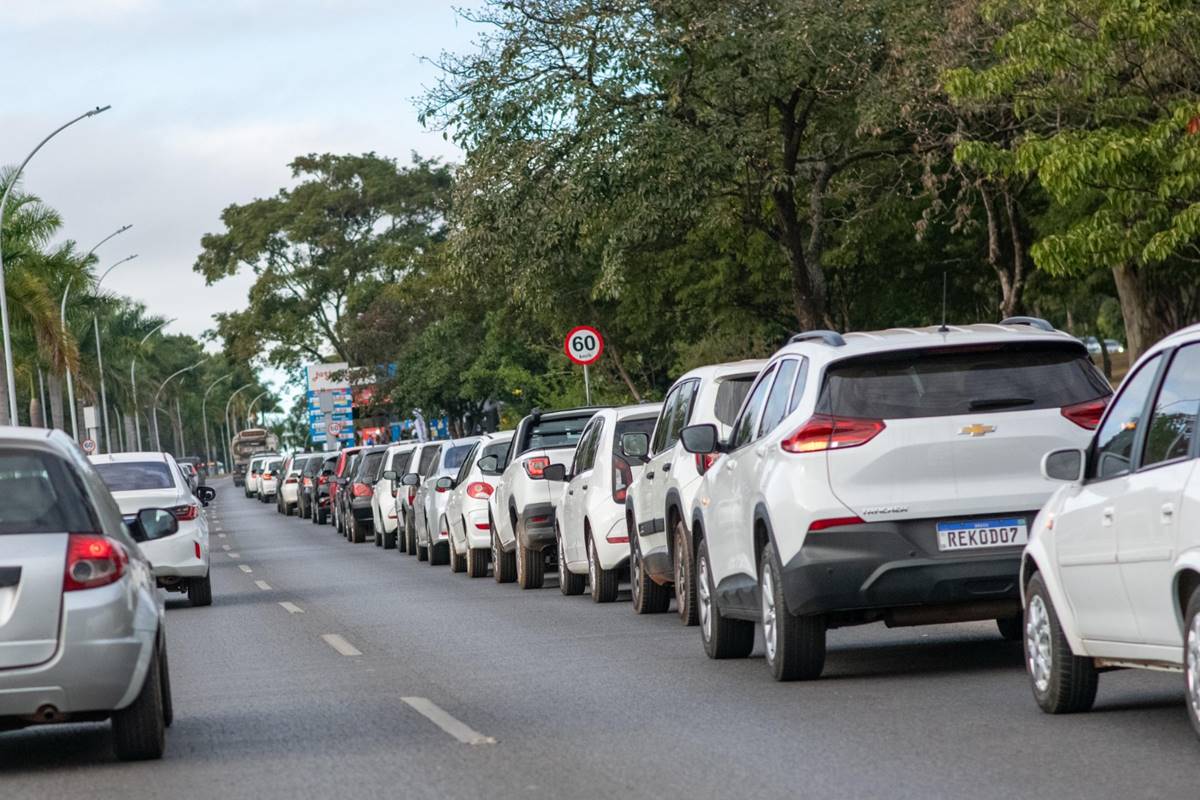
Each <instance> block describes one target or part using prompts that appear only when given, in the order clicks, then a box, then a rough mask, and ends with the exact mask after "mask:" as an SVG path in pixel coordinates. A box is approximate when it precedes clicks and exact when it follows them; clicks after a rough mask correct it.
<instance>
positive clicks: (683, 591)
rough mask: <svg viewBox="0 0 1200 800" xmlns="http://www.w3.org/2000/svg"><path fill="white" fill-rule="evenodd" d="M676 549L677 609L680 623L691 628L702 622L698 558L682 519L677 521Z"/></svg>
mask: <svg viewBox="0 0 1200 800" xmlns="http://www.w3.org/2000/svg"><path fill="white" fill-rule="evenodd" d="M674 548H675V609H676V611H677V612H678V613H679V621H680V622H682V623H683V624H684V625H686V626H688V627H691V626H693V625H698V624H699V622H700V616H699V613H698V611H697V609H696V558H695V554H694V553H692V539H691V537H690V536H689V535H688V530H687V526H686V525H684V524H683V520H681V519H680V520H676V521H675V533H674Z"/></svg>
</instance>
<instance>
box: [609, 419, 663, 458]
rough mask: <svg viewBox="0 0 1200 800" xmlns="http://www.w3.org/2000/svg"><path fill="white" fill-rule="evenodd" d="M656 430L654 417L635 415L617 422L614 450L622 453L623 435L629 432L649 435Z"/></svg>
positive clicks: (618, 453)
mask: <svg viewBox="0 0 1200 800" xmlns="http://www.w3.org/2000/svg"><path fill="white" fill-rule="evenodd" d="M653 430H654V417H641V418H638V417H634V418H633V419H623V420H621V421H620V422H618V423H617V432H616V433H615V434H613V452H614V453H616V454H617V455H620V453H621V437H622V436H624V435H625V434H627V433H644V434H646V435H647V436H649V435H650V432H651V431H653Z"/></svg>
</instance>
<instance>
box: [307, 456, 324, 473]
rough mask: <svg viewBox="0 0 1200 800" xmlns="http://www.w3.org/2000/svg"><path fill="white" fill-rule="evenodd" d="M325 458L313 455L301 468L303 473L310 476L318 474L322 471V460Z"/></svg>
mask: <svg viewBox="0 0 1200 800" xmlns="http://www.w3.org/2000/svg"><path fill="white" fill-rule="evenodd" d="M323 460H324V459H322V458H321V457H320V456H312V457H311V458H309V459H308V460H307V461H305V462H304V469H303V470H301V474H302V475H309V476H311V475H316V474H317V473H318V472H320V471H321V462H322V461H323Z"/></svg>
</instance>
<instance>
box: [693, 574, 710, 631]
mask: <svg viewBox="0 0 1200 800" xmlns="http://www.w3.org/2000/svg"><path fill="white" fill-rule="evenodd" d="M696 570H697V571H698V572H699V573H700V577H699V580H697V581H696V600H697V603H696V604H697V605H698V606H699V608H698V609H697V611H698V612H699V613H700V631H701V632H702V633H703V634H704V640H705V641H709V640H711V639H712V596H711V594H710V592H709V586H708V558H707V557H706V556H705V554H704V553H701V554H700V556H699V557H698V558H697V559H696Z"/></svg>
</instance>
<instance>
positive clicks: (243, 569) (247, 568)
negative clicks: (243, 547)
mask: <svg viewBox="0 0 1200 800" xmlns="http://www.w3.org/2000/svg"><path fill="white" fill-rule="evenodd" d="M238 568H239V569H241V571H242V572H244V573H246V574H247V575H249V574H250V573H251V572H254V570H252V569H250V568H249V567H247V566H246V565H245V564H238Z"/></svg>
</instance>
